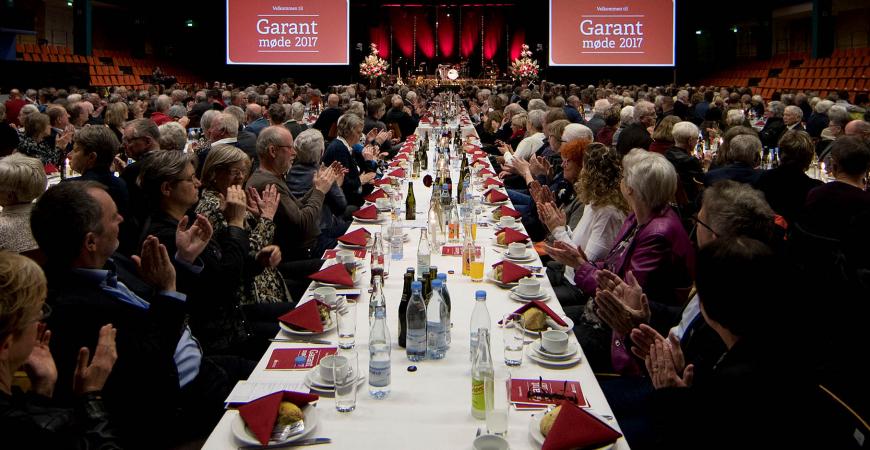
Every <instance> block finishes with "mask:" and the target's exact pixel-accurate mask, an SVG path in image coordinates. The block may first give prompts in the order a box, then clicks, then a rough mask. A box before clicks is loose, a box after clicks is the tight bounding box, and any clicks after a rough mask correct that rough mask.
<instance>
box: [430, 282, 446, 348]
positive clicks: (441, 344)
mask: <svg viewBox="0 0 870 450" xmlns="http://www.w3.org/2000/svg"><path fill="white" fill-rule="evenodd" d="M441 286H442V285H441V280H437V279H436V280H434V281H432V298H430V299H429V305H428V306H426V358H427V359H443V358H444V355H446V354H447V330H448V329H449V328H450V313H449V312H448V311H447V305H446V304H445V303H444V299H442V298H441Z"/></svg>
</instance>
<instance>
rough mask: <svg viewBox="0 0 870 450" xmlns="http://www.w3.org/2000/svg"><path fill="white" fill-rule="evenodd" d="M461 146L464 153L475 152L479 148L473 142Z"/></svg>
mask: <svg viewBox="0 0 870 450" xmlns="http://www.w3.org/2000/svg"><path fill="white" fill-rule="evenodd" d="M462 148H463V149H464V150H465V153H471V154H477V152H478V151H479V150H480V147H478V146H476V145H474V144H465V145H464V146H463V147H462Z"/></svg>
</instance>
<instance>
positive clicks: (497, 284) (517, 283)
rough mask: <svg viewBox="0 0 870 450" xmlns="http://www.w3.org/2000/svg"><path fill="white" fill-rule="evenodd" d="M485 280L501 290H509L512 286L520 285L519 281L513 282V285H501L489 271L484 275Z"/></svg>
mask: <svg viewBox="0 0 870 450" xmlns="http://www.w3.org/2000/svg"><path fill="white" fill-rule="evenodd" d="M486 279H487V280H489V281H491V282H492V283H493V284H495V285H496V286H498V287H500V288H503V289H509V288H511V287H513V286H519V284H520V282H519V281H514V282H513V283H502V282H501V281H499V280H496V279H495V277H493V274H492V270H490V271H489V272H487V273H486Z"/></svg>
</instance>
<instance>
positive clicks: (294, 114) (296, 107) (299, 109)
mask: <svg viewBox="0 0 870 450" xmlns="http://www.w3.org/2000/svg"><path fill="white" fill-rule="evenodd" d="M304 116H305V105H303V104H302V103H300V102H293V104H292V105H290V118H291V119H293V120H296V121H301V120H302V118H303V117H304Z"/></svg>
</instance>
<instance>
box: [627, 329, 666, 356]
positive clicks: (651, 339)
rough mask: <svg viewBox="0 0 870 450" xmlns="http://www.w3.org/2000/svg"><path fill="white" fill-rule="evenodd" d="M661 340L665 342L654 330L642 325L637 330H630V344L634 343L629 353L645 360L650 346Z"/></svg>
mask: <svg viewBox="0 0 870 450" xmlns="http://www.w3.org/2000/svg"><path fill="white" fill-rule="evenodd" d="M674 337H676V336H674ZM663 340H665V338H664V336H662V335H661V334H659V332H658V331H656V330H655V328H653V327H651V326H649V325H647V324H645V323H642V324H640V326H638V327H637V328H635V329H633V330H631V342H634V346H632V347H631V352H632V353H634V356H637V357H638V358H640V359H643V360H646V357H647V356H649V348H650V346H651V345H653V344H655V342H656V341H663Z"/></svg>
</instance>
